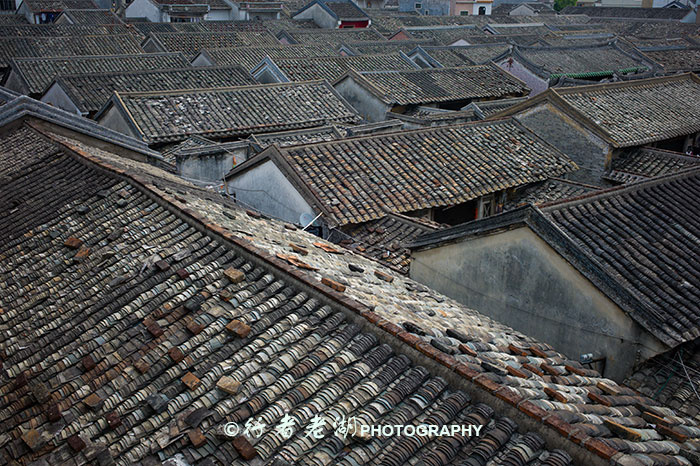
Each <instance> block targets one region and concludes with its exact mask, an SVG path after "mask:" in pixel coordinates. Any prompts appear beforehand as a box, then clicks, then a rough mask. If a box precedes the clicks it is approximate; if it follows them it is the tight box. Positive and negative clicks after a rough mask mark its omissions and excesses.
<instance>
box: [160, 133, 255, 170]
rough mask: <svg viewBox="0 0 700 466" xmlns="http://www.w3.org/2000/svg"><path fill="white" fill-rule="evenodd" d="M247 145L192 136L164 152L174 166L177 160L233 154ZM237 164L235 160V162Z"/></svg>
mask: <svg viewBox="0 0 700 466" xmlns="http://www.w3.org/2000/svg"><path fill="white" fill-rule="evenodd" d="M246 145H247V143H246V142H244V141H233V142H223V143H221V142H215V141H211V140H209V139H207V138H203V137H201V136H192V137H189V138H187V139H185V140H184V141H182V142H181V143H180V144H177V145H175V146H174V147H171V148H169V149H168V150H165V151H163V158H164V159H165V160H166V161H167V162H168V163H171V164H173V165H176V163H177V159H179V158H188V157H200V156H204V155H215V154H231V153H232V152H233V151H235V150H238V149H239V148H241V146H243V147H245V146H246ZM234 163H235V160H234Z"/></svg>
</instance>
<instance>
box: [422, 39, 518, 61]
mask: <svg viewBox="0 0 700 466" xmlns="http://www.w3.org/2000/svg"><path fill="white" fill-rule="evenodd" d="M423 49H424V50H425V51H426V52H428V53H429V54H430V56H433V54H434V53H435V52H436V51H438V50H445V49H443V48H438V47H423ZM447 50H450V51H452V53H454V54H456V55H458V56H460V57H462V58H463V60H468V61H470V62H472V63H473V64H475V65H481V64H484V63H488V62H490V61H491V60H493V59H494V58H496V57H497V56H499V55H501V54H503V53H505V52H507V51H508V50H510V45H508V44H499V43H496V44H480V45H467V46H459V47H449V48H447ZM438 61H439V62H440V63H442V60H440V59H438ZM445 66H450V65H445ZM453 66H454V65H453ZM461 66H464V65H461Z"/></svg>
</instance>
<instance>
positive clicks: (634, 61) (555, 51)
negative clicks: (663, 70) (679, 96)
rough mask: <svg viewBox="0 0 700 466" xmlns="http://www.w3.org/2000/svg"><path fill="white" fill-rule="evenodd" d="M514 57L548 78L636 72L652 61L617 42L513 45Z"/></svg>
mask: <svg viewBox="0 0 700 466" xmlns="http://www.w3.org/2000/svg"><path fill="white" fill-rule="evenodd" d="M512 53H513V56H514V58H516V59H518V60H519V61H520V62H521V63H522V64H523V65H525V66H527V67H528V68H529V69H530V70H531V71H532V72H534V73H536V74H538V75H539V76H541V77H543V78H547V79H551V78H553V77H559V76H569V77H574V78H576V77H578V78H584V77H591V76H597V75H599V74H601V73H610V74H612V73H634V72H637V71H639V70H644V71H646V70H648V69H650V68H651V66H652V64H651V63H650V62H649V61H648V60H645V59H644V58H642V57H641V56H639V55H636V56H635V55H632V54H631V53H627V52H625V51H623V50H621V49H620V48H619V47H618V46H617V45H616V44H614V43H608V44H600V45H592V46H576V45H574V46H571V47H526V46H515V47H513V51H512Z"/></svg>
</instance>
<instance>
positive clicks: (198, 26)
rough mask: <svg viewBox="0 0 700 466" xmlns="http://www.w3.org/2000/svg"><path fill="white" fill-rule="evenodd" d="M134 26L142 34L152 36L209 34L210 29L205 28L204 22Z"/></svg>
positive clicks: (140, 24)
mask: <svg viewBox="0 0 700 466" xmlns="http://www.w3.org/2000/svg"><path fill="white" fill-rule="evenodd" d="M132 26H133V27H134V28H136V29H138V30H139V31H140V32H141V33H142V34H146V35H148V34H151V33H152V32H207V31H208V29H207V28H206V27H205V26H204V24H203V21H198V22H195V23H150V22H142V23H133V24H132Z"/></svg>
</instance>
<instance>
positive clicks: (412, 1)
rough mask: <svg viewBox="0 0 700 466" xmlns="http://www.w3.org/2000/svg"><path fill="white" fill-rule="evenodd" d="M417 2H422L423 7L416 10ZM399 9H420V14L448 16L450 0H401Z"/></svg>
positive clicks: (406, 10)
mask: <svg viewBox="0 0 700 466" xmlns="http://www.w3.org/2000/svg"><path fill="white" fill-rule="evenodd" d="M416 3H420V4H421V9H420V10H416V8H415V5H416ZM399 11H401V12H409V11H418V12H419V13H420V14H428V15H431V16H448V15H449V14H450V1H449V0H399Z"/></svg>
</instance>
